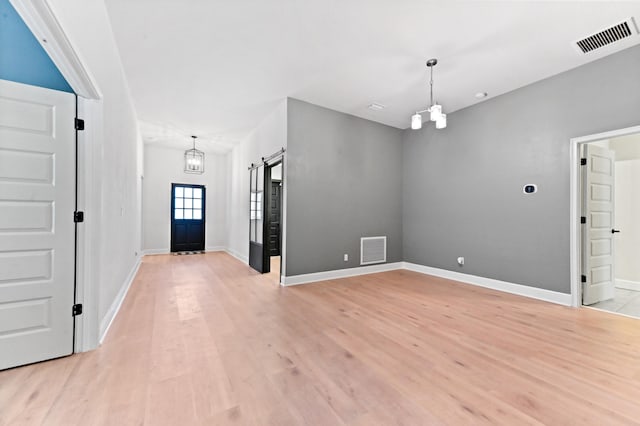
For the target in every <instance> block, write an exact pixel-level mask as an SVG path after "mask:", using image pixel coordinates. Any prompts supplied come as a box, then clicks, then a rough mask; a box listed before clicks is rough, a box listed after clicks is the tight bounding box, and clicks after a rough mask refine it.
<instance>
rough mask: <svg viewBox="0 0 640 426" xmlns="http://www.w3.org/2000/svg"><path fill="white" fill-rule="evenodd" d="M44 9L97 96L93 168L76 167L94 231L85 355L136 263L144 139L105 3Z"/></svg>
mask: <svg viewBox="0 0 640 426" xmlns="http://www.w3.org/2000/svg"><path fill="white" fill-rule="evenodd" d="M48 3H49V5H50V6H51V9H52V11H53V13H54V14H55V16H56V18H57V19H58V21H59V22H60V25H61V27H62V28H63V30H64V32H65V34H66V35H67V37H68V39H69V41H70V42H71V44H72V46H73V47H74V50H75V51H76V53H77V54H78V57H79V58H80V59H81V61H82V63H83V64H84V65H85V67H86V68H87V69H88V71H89V73H90V74H91V75H92V76H93V78H94V81H95V82H96V83H97V86H98V88H99V90H100V92H101V94H102V99H100V100H99V101H97V102H94V103H91V108H90V110H91V115H90V117H84V118H87V122H86V127H87V129H88V130H87V133H90V134H91V135H92V137H91V138H90V139H88V140H87V143H90V144H91V147H90V148H91V149H90V151H91V153H92V154H91V157H92V161H91V163H92V164H91V165H86V164H85V165H81V168H82V167H87V168H90V170H91V173H92V178H91V181H90V182H89V185H90V187H89V188H88V189H87V191H88V192H89V193H90V196H91V201H90V202H89V204H88V205H87V206H86V208H85V210H86V213H85V216H86V219H85V224H84V226H86V227H90V228H91V239H90V241H89V244H90V248H89V251H90V253H91V256H90V257H89V258H88V259H86V260H85V262H86V263H87V264H86V265H84V266H85V267H86V268H87V269H88V270H90V271H91V276H90V277H89V279H88V280H89V282H90V285H91V286H92V287H91V288H92V289H93V290H94V293H97V294H94V295H93V299H92V300H84V301H83V302H84V303H85V313H84V314H83V315H85V317H89V316H92V317H95V318H96V322H97V324H93V323H91V324H90V327H91V328H92V329H93V330H90V334H92V338H91V339H92V341H89V342H87V341H85V342H84V344H83V348H84V349H89V348H91V347H95V346H96V345H97V338H98V335H102V334H103V333H104V332H105V330H106V328H107V327H108V325H109V324H110V322H111V320H112V318H113V316H114V315H115V313H116V310H117V308H118V306H119V303H120V300H121V298H122V296H123V295H124V290H125V289H126V286H127V284H128V283H129V281H130V278H131V276H132V275H131V274H132V272H133V271H134V270H135V267H136V265H137V262H138V260H139V255H140V184H139V179H140V175H141V174H142V168H141V165H142V163H141V158H140V156H141V144H142V140H141V138H140V135H139V132H138V127H137V118H136V113H135V110H134V107H133V104H132V100H131V96H130V92H129V88H128V85H127V82H126V80H125V77H124V72H123V69H122V64H121V62H120V56H119V53H118V50H117V48H116V45H115V40H114V37H113V33H112V31H111V24H110V22H109V18H108V15H107V11H106V8H105V5H104V2H103V1H102V0H50V1H48ZM95 329H98V330H97V332H96V330H95Z"/></svg>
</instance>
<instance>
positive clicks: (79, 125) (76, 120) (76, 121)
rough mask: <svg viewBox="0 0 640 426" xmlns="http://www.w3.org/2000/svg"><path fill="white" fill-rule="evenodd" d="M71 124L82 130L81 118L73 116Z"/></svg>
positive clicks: (82, 121)
mask: <svg viewBox="0 0 640 426" xmlns="http://www.w3.org/2000/svg"><path fill="white" fill-rule="evenodd" d="M73 124H74V126H75V128H76V130H84V120H83V119H81V118H74V119H73Z"/></svg>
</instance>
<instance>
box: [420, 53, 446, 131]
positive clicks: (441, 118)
mask: <svg viewBox="0 0 640 426" xmlns="http://www.w3.org/2000/svg"><path fill="white" fill-rule="evenodd" d="M437 63H438V60H437V59H429V60H428V61H427V67H429V69H430V70H431V79H430V80H429V86H430V94H431V98H430V103H429V105H430V106H429V107H428V108H427V109H424V110H422V111H417V112H416V113H415V114H414V115H412V116H411V128H412V129H414V130H417V129H421V128H422V116H421V115H420V114H421V113H423V112H428V113H429V120H430V121H435V123H436V129H444V128H445V127H447V114H443V113H442V105H439V104H437V103H435V102H434V101H433V67H435V66H436V64H437Z"/></svg>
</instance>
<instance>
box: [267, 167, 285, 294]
mask: <svg viewBox="0 0 640 426" xmlns="http://www.w3.org/2000/svg"><path fill="white" fill-rule="evenodd" d="M267 175H268V179H267V184H268V186H267V188H266V189H268V191H269V192H268V194H267V199H266V206H265V207H266V218H267V226H266V227H265V228H266V235H265V241H267V244H268V246H267V253H268V257H269V265H270V274H271V275H273V277H274V278H275V279H276V281H277V282H278V283H279V282H280V275H281V264H282V161H279V162H277V163H275V164H273V165H270V166H268V167H267Z"/></svg>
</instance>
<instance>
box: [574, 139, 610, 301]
mask: <svg viewBox="0 0 640 426" xmlns="http://www.w3.org/2000/svg"><path fill="white" fill-rule="evenodd" d="M583 158H586V159H587V164H586V165H584V166H583V197H582V198H583V210H582V211H583V216H584V217H586V223H585V224H583V225H582V229H583V233H582V242H583V244H582V262H583V269H582V274H583V275H584V277H585V278H586V279H585V280H584V281H585V282H583V284H582V303H583V304H584V305H592V304H594V303H597V302H600V301H602V300H607V299H612V298H613V296H614V285H615V284H614V283H615V269H614V255H613V251H614V240H613V236H614V234H613V227H614V217H615V216H614V208H615V200H614V194H615V191H614V182H615V152H613V151H611V150H609V149H606V148H602V147H598V146H594V145H589V144H585V145H584V155H583Z"/></svg>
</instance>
